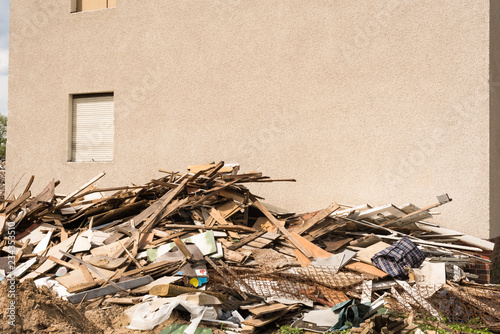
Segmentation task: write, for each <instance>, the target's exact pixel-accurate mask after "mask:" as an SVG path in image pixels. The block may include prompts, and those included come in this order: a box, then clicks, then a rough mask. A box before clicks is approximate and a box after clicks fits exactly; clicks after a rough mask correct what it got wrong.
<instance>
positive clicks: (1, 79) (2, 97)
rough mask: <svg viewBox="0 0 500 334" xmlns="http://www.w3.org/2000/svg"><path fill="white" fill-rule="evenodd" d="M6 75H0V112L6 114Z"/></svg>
mask: <svg viewBox="0 0 500 334" xmlns="http://www.w3.org/2000/svg"><path fill="white" fill-rule="evenodd" d="M7 79H8V77H7V75H0V113H2V114H7V81H8V80H7Z"/></svg>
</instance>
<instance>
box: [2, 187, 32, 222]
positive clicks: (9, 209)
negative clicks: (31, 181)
mask: <svg viewBox="0 0 500 334" xmlns="http://www.w3.org/2000/svg"><path fill="white" fill-rule="evenodd" d="M30 196H31V192H29V191H27V192H25V193H24V194H22V196H21V197H19V198H18V199H16V200H15V201H14V202H12V203H10V204H9V205H8V206H7V207H6V208H5V211H4V214H5V216H6V217H7V216H8V215H9V213H10V212H12V211H14V210H15V209H17V208H18V207H20V206H21V205H22V204H23V203H24V202H25V201H26V200H27V199H28V198H29V197H30Z"/></svg>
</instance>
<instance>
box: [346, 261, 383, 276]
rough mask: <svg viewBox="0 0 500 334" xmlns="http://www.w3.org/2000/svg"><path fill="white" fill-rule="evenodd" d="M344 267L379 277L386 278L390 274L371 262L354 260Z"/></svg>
mask: <svg viewBox="0 0 500 334" xmlns="http://www.w3.org/2000/svg"><path fill="white" fill-rule="evenodd" d="M344 268H346V269H348V270H352V271H356V272H358V273H362V274H368V275H370V276H372V277H377V278H384V277H387V276H389V275H388V274H387V273H385V272H383V271H382V270H380V269H378V268H377V267H375V266H372V265H371V264H367V263H362V262H353V263H350V264H348V265H346V266H345V267H344Z"/></svg>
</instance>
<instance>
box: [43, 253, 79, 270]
mask: <svg viewBox="0 0 500 334" xmlns="http://www.w3.org/2000/svg"><path fill="white" fill-rule="evenodd" d="M49 260H50V261H54V262H55V263H57V264H58V265H61V266H64V267H66V268H69V269H73V270H77V269H78V268H80V267H79V266H77V265H75V264H72V263H69V262H66V261H63V260H61V259H58V258H56V257H54V256H49Z"/></svg>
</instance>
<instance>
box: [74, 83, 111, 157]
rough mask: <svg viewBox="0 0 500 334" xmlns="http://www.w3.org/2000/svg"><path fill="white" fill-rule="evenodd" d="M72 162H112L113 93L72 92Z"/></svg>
mask: <svg viewBox="0 0 500 334" xmlns="http://www.w3.org/2000/svg"><path fill="white" fill-rule="evenodd" d="M71 123H72V124H71V127H72V131H71V161H77V162H84V161H113V149H114V147H113V146H114V134H115V130H114V98H113V94H112V93H106V94H85V95H73V103H72V121H71Z"/></svg>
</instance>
